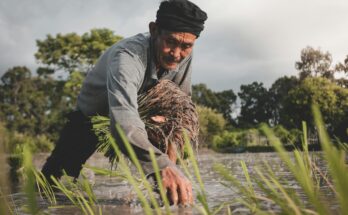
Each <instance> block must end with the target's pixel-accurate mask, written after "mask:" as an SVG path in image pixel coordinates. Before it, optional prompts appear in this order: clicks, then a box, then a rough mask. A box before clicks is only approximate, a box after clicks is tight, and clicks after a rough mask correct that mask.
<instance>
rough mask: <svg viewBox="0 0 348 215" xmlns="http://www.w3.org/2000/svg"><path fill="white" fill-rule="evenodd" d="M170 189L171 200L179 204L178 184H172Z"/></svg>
mask: <svg viewBox="0 0 348 215" xmlns="http://www.w3.org/2000/svg"><path fill="white" fill-rule="evenodd" d="M168 191H169V193H168V194H169V201H170V202H171V203H172V204H174V205H177V204H178V192H177V186H172V187H169V188H168Z"/></svg>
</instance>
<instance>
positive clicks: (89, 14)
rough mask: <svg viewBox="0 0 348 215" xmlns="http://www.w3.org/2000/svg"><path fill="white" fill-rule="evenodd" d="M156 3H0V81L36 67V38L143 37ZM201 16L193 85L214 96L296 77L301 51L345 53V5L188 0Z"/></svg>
mask: <svg viewBox="0 0 348 215" xmlns="http://www.w3.org/2000/svg"><path fill="white" fill-rule="evenodd" d="M159 2H160V0H146V1H144V0H143V1H142V0H126V1H124V0H122V1H121V0H100V1H96V0H69V1H68V0H60V1H59V0H1V2H0V50H1V51H0V75H2V74H3V73H4V72H5V71H6V70H7V69H8V68H10V67H13V66H17V65H21V66H27V67H29V68H30V69H32V70H35V69H36V68H37V64H36V62H35V58H34V53H35V52H36V44H35V40H36V39H44V38H45V37H46V35H47V34H51V35H55V34H57V33H70V32H77V33H79V34H82V33H84V32H88V31H89V30H90V29H92V28H109V29H111V30H113V31H114V32H115V33H116V34H118V35H121V36H124V37H127V36H132V35H134V34H136V33H139V32H145V31H147V28H148V23H149V22H150V21H153V20H155V14H156V11H157V9H158V5H159ZM193 2H195V3H196V4H197V5H198V6H200V7H201V8H202V9H203V10H205V11H206V12H207V14H208V20H207V22H206V25H205V26H206V27H205V30H204V32H203V33H202V34H201V37H200V38H199V39H198V40H197V43H196V45H195V50H194V55H195V56H194V64H193V69H194V75H193V80H192V81H193V83H201V82H202V83H206V84H207V85H208V87H210V88H212V89H214V90H224V89H233V90H235V91H238V89H239V86H240V85H241V84H249V83H251V82H253V81H259V82H263V83H264V84H265V86H267V87H269V86H270V85H271V84H272V83H273V82H274V81H275V80H276V79H277V78H279V77H281V76H284V75H296V74H297V72H296V70H295V68H294V64H295V61H297V60H299V58H300V51H301V49H303V48H305V47H306V46H308V45H309V46H312V47H314V48H319V47H320V48H321V49H322V50H323V51H329V52H330V53H331V54H332V55H333V60H334V63H336V62H338V61H343V59H344V58H345V56H346V55H348V1H347V0H193Z"/></svg>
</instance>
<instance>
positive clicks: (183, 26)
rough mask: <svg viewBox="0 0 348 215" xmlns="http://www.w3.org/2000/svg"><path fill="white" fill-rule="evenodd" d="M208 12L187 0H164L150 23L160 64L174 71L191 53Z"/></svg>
mask: <svg viewBox="0 0 348 215" xmlns="http://www.w3.org/2000/svg"><path fill="white" fill-rule="evenodd" d="M206 19H207V14H206V13H205V12H204V11H202V10H201V9H200V8H199V7H197V6H196V5H195V4H193V3H192V2H190V1H187V0H167V1H163V2H162V3H161V5H160V7H159V9H158V11H157V19H156V22H151V23H150V24H149V29H150V33H151V37H152V39H153V42H154V48H155V55H156V63H157V66H158V67H162V68H164V69H168V70H173V69H175V68H176V67H177V65H178V63H180V62H181V61H182V60H183V59H184V58H185V57H186V56H188V55H189V54H191V52H192V48H193V45H194V42H195V40H196V39H197V38H198V37H199V35H200V32H201V31H202V30H203V28H204V21H205V20H206Z"/></svg>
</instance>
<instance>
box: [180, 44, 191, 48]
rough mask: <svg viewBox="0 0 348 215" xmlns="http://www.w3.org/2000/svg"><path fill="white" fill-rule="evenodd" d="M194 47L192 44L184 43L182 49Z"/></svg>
mask: <svg viewBox="0 0 348 215" xmlns="http://www.w3.org/2000/svg"><path fill="white" fill-rule="evenodd" d="M191 47H192V45H191V44H184V45H182V47H181V48H182V49H189V48H191Z"/></svg>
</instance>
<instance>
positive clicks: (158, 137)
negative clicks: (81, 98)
mask: <svg viewBox="0 0 348 215" xmlns="http://www.w3.org/2000/svg"><path fill="white" fill-rule="evenodd" d="M138 105H139V107H138V112H139V115H140V118H141V120H142V121H143V122H144V123H145V128H146V131H147V134H148V138H149V140H150V142H151V143H152V144H153V145H154V146H155V147H157V148H158V149H160V150H161V151H162V152H163V153H167V154H168V156H169V158H170V159H171V160H172V161H173V162H176V160H177V157H176V155H177V154H179V155H180V156H181V157H182V158H185V152H184V142H185V140H184V133H186V135H187V137H188V139H189V140H190V142H191V144H193V145H195V146H196V147H197V146H198V133H199V125H198V114H197V112H196V108H195V105H194V103H193V102H192V100H191V98H190V96H188V95H187V94H186V93H184V92H183V91H181V89H180V88H179V87H178V86H177V85H176V84H175V83H173V82H171V81H169V80H160V81H159V82H158V83H157V84H156V85H155V86H154V87H152V88H151V89H150V90H148V91H147V92H146V93H144V94H141V95H139V96H138ZM92 123H93V128H94V130H95V132H96V134H97V136H98V137H99V140H100V144H99V147H98V150H99V151H102V152H104V153H105V156H107V157H109V159H110V161H111V162H112V163H113V162H115V161H116V156H115V153H113V149H112V147H111V144H110V141H109V139H108V137H110V135H106V134H107V133H109V121H108V119H106V118H101V117H94V118H92Z"/></svg>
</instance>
